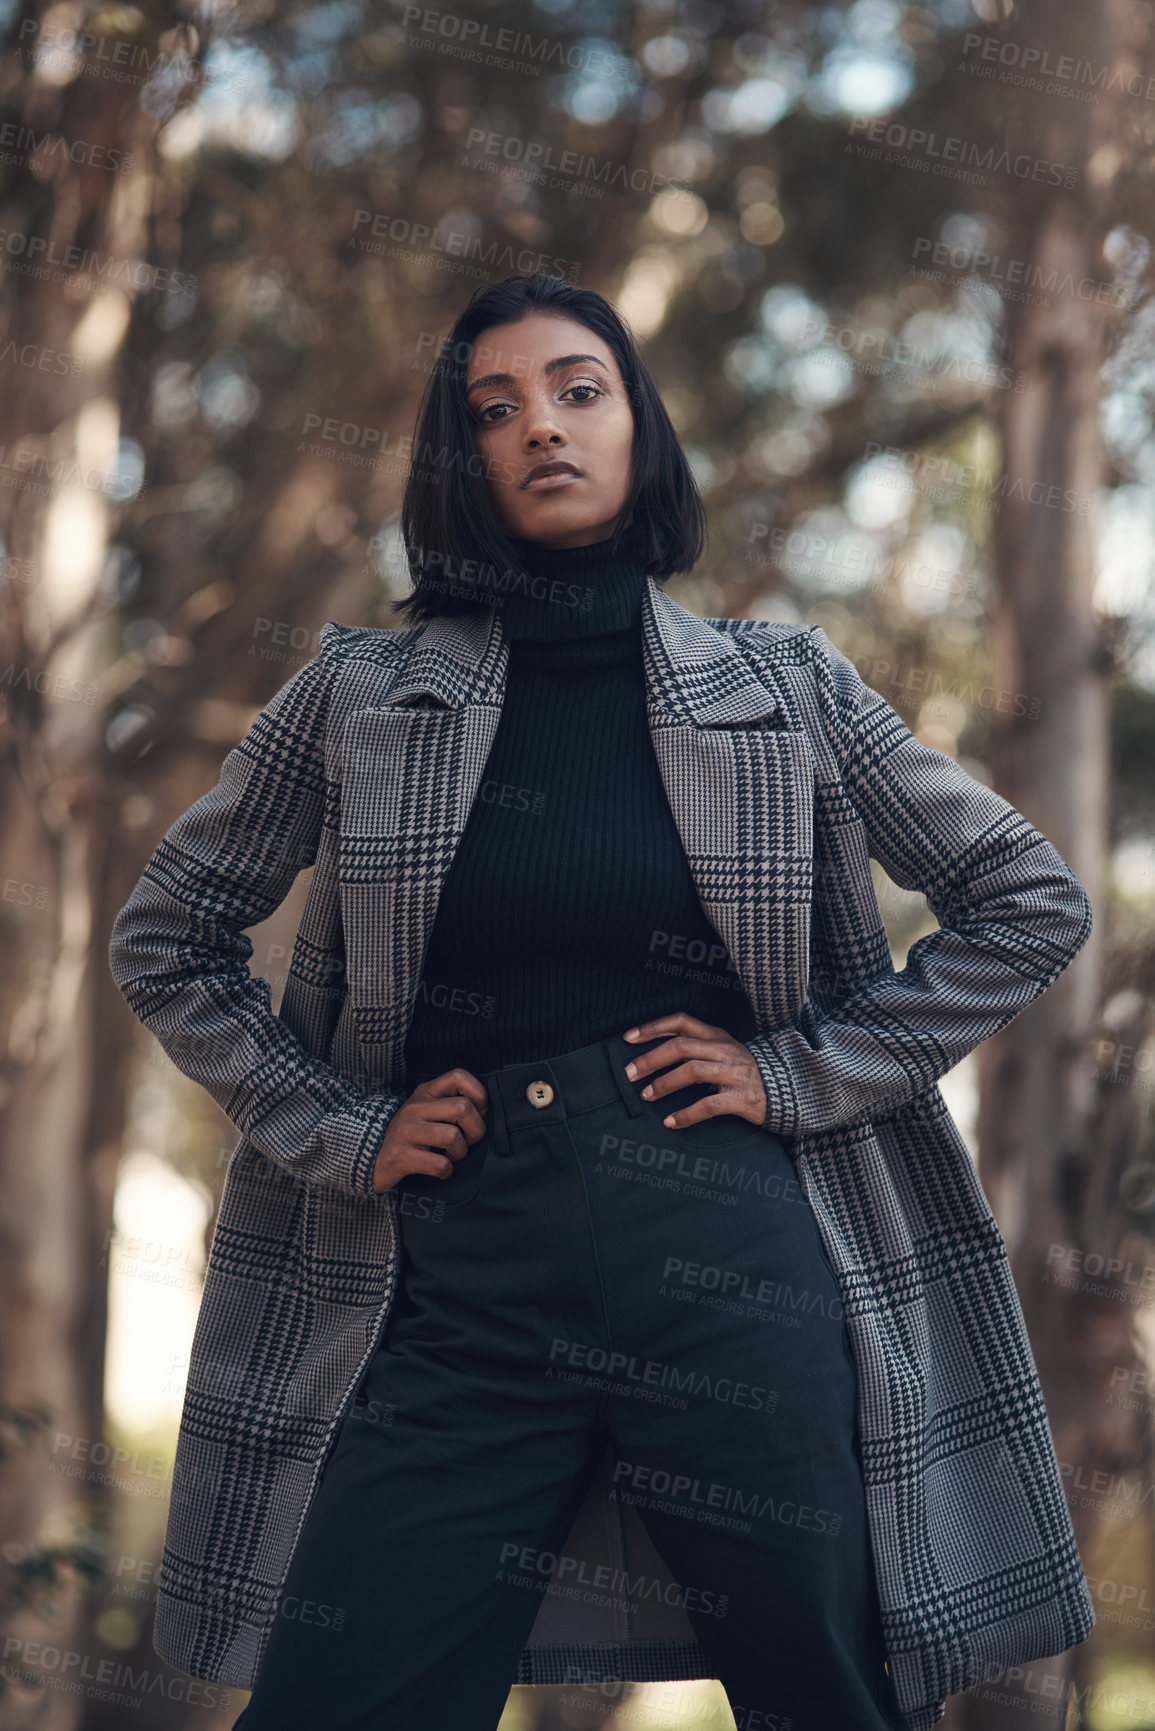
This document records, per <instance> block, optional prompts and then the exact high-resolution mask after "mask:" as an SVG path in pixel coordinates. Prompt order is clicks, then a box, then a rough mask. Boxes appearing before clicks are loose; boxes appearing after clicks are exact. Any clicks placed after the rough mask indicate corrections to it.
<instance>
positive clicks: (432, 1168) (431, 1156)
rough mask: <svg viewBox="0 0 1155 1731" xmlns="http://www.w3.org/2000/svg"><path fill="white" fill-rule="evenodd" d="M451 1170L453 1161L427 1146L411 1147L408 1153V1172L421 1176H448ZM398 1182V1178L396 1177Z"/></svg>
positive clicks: (407, 1174)
mask: <svg viewBox="0 0 1155 1731" xmlns="http://www.w3.org/2000/svg"><path fill="white" fill-rule="evenodd" d="M452 1171H453V1161H452V1160H451V1159H450V1158H449V1156H448V1155H446V1154H438V1153H435V1152H434V1151H433V1150H431V1149H428V1148H413V1149H411V1150H410V1153H409V1172H407V1173H405V1174H404V1176H405V1177H408V1176H409V1173H410V1172H412V1173H416V1174H418V1176H420V1177H423V1178H448V1177H449V1174H450V1173H451V1172H452ZM398 1183H400V1179H398Z"/></svg>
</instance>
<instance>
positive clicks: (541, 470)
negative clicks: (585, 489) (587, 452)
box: [521, 460, 580, 487]
mask: <svg viewBox="0 0 1155 1731" xmlns="http://www.w3.org/2000/svg"><path fill="white" fill-rule="evenodd" d="M578 474H580V470H578V469H576V468H575V467H574V465H573V464H572V463H565V462H562V461H560V460H559V461H558V462H555V463H539V464H538V465H537V467H536V468H535V469H531V470H530V471H529V474H528V475H527V476H526V477H525V480H524V481H523V482H522V483H521V484H522V486H523V487H531V486H533V484H534V483H535V482H537V481H542V482H548V481H550V480H553V479H555V478H562V477H576V476H577V475H578Z"/></svg>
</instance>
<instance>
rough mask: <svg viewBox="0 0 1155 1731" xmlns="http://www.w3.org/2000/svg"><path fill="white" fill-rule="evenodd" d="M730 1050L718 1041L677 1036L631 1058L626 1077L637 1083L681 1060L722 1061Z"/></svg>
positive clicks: (684, 1035)
mask: <svg viewBox="0 0 1155 1731" xmlns="http://www.w3.org/2000/svg"><path fill="white" fill-rule="evenodd" d="M727 1050H728V1048H727V1047H725V1046H722V1045H719V1044H718V1042H717V1041H711V1040H694V1039H691V1038H690V1037H689V1035H687V1034H677V1035H675V1037H674V1038H673V1039H672V1040H666V1041H664V1042H663V1044H662V1045H660V1046H654V1047H652V1048H651V1049H650V1051H648V1052H639V1054H638V1056H637V1057H636V1058H631V1059H630V1061H629V1063H628V1064H627V1065H626V1075H627V1076H628V1077H629V1078H630V1080H631V1081H634V1082H636V1081H637V1080H638V1078H639V1077H640V1076H652V1075H653V1073H654V1071H655V1070H664V1069H665V1068H666V1066H667V1065H668V1064H673V1063H675V1062H676V1061H677V1060H678V1059H679V1058H714V1059H716V1060H722V1059H723V1057H724V1055H725V1053H726V1052H727Z"/></svg>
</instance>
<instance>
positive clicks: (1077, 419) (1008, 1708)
mask: <svg viewBox="0 0 1155 1731" xmlns="http://www.w3.org/2000/svg"><path fill="white" fill-rule="evenodd" d="M1125 13H1126V7H1125V6H1124V5H1123V4H1122V0H1111V4H1109V5H1107V6H1105V7H1094V8H1091V7H1085V6H1083V5H1082V4H1081V0H1061V4H1060V5H1059V6H1058V7H1057V8H1056V6H1055V5H1053V4H1052V5H1051V6H1049V7H1048V8H1047V10H1046V14H1045V17H1044V16H1043V14H1042V12H1041V10H1039V9H1035V10H1034V11H1033V12H1032V14H1031V17H1032V18H1033V20H1034V23H1035V26H1036V29H1035V31H1034V33H1031V34H1027V32H1026V31H1025V32H1024V35H1023V38H1022V39H1023V40H1045V41H1046V42H1047V43H1048V44H1050V45H1053V46H1056V51H1057V52H1061V53H1063V54H1066V55H1071V56H1073V57H1075V58H1076V60H1082V61H1085V62H1087V63H1089V64H1091V65H1094V66H1106V67H1107V68H1108V69H1110V70H1115V69H1116V68H1119V67H1120V66H1121V65H1122V64H1123V62H1122V43H1123V39H1124V37H1123V32H1124V23H1125ZM1030 22H1031V20H1030V19H1028V21H1027V30H1028V31H1029V26H1030ZM1044 26H1045V28H1044ZM1017 34H1018V33H1017V32H1016V35H1017ZM1059 44H1061V48H1058V47H1057V45H1059ZM1019 100H1020V99H1017V98H1013V99H1012V101H1015V102H1016V103H1018V102H1019ZM1038 100H1039V106H1038V108H1037V109H1032V110H1031V111H1030V112H1031V116H1032V118H1034V117H1035V116H1037V117H1038V121H1039V124H1038V126H1037V129H1036V130H1035V131H1034V133H1033V136H1032V137H1031V138H1029V139H1026V140H1024V141H1023V148H1025V149H1027V150H1029V151H1032V152H1033V153H1034V155H1035V156H1036V157H1038V158H1042V159H1045V160H1046V161H1050V162H1054V163H1059V164H1075V165H1077V166H1078V168H1079V170H1080V177H1079V179H1078V180H1077V181H1076V184H1075V186H1074V187H1073V188H1072V189H1070V190H1065V189H1061V190H1058V191H1054V192H1044V193H1043V194H1042V195H1040V192H1039V188H1038V187H1037V186H1035V185H1031V184H1029V183H1027V182H1024V183H1023V189H1022V190H1023V196H1022V197H1021V200H1020V204H1021V208H1020V210H1019V211H1018V213H1017V215H1016V217H1015V219H1014V221H1013V223H1012V224H1011V225H1010V231H1011V233H1012V234H1013V236H1014V245H1013V249H1012V250H1013V253H1014V256H1015V257H1016V258H1021V259H1023V260H1025V261H1026V262H1027V265H1028V267H1029V270H1028V273H1027V275H1026V280H1027V281H1028V283H1030V284H1031V285H1032V286H1033V285H1035V284H1038V285H1039V287H1040V290H1041V292H1043V293H1044V294H1046V293H1047V292H1048V291H1047V290H1046V289H1045V288H1044V286H1043V285H1046V284H1047V283H1049V282H1050V281H1051V280H1052V278H1053V280H1054V283H1055V285H1056V286H1055V287H1054V288H1053V290H1051V291H1050V292H1049V304H1048V305H1031V304H1029V302H1028V301H1027V300H1022V301H1019V302H1013V303H1011V304H1010V306H1009V307H1008V352H1007V356H1006V358H1007V361H1008V362H1009V365H1010V366H1011V367H1012V368H1013V369H1015V370H1016V371H1019V370H1020V369H1021V371H1022V372H1023V373H1024V374H1025V375H1026V377H1027V384H1026V388H1025V390H1024V391H1022V392H1021V393H1020V392H1017V391H1015V390H1008V391H1006V392H1004V402H1003V406H1002V413H1001V417H1000V420H1001V425H1000V431H1001V438H1002V453H1003V468H1002V481H1003V488H1002V491H1001V493H1000V494H999V496H998V497H997V498H996V501H995V504H994V510H995V518H994V525H993V548H994V556H995V572H996V599H995V606H994V616H993V637H994V652H995V680H994V683H995V685H996V688H998V689H1000V690H1002V691H1006V692H1010V693H1013V694H1014V696H1015V699H1016V701H1014V702H1013V703H1010V704H1009V705H1008V707H1009V708H1010V710H1011V713H1010V714H1000V715H998V716H996V720H995V725H994V729H993V738H992V742H991V768H992V774H993V781H994V785H995V786H996V788H997V789H998V791H999V792H1000V793H1002V794H1003V795H1004V797H1005V798H1007V799H1009V800H1010V801H1011V803H1012V804H1013V805H1015V806H1017V807H1018V808H1019V810H1021V811H1022V812H1024V814H1025V815H1026V816H1027V817H1028V818H1029V819H1030V820H1031V822H1032V823H1034V824H1036V825H1037V826H1038V828H1039V829H1041V830H1042V831H1043V833H1044V834H1045V835H1046V836H1047V838H1048V839H1049V840H1050V841H1051V842H1053V844H1054V845H1055V847H1056V848H1057V849H1058V850H1059V852H1060V853H1061V854H1062V855H1063V857H1064V859H1065V860H1066V861H1067V862H1068V864H1069V865H1070V866H1071V867H1072V869H1073V870H1074V871H1075V873H1076V875H1077V876H1078V877H1079V878H1080V880H1081V881H1082V883H1083V884H1084V886H1085V888H1086V889H1087V892H1088V894H1089V895H1090V897H1091V900H1092V902H1093V904H1094V909H1095V927H1094V930H1093V933H1092V936H1091V938H1090V939H1089V941H1088V943H1087V944H1086V946H1085V947H1084V949H1083V950H1082V952H1081V953H1080V955H1079V956H1078V957H1077V959H1076V960H1075V962H1074V963H1073V964H1072V965H1071V966H1070V967H1069V968H1068V969H1067V971H1066V972H1065V973H1064V974H1063V975H1062V977H1061V978H1060V980H1059V981H1058V982H1057V984H1056V985H1055V986H1054V987H1053V988H1052V989H1051V990H1050V991H1049V992H1048V993H1046V995H1045V996H1044V997H1043V998H1042V999H1041V1000H1040V1001H1039V1002H1037V1003H1035V1004H1034V1005H1032V1006H1031V1008H1030V1009H1028V1010H1027V1011H1026V1012H1024V1014H1023V1015H1021V1016H1020V1017H1018V1018H1017V1020H1016V1021H1015V1022H1014V1023H1013V1024H1012V1025H1011V1027H1009V1028H1008V1029H1007V1030H1005V1031H1004V1032H1003V1033H1002V1034H1000V1035H999V1036H997V1037H996V1038H995V1039H993V1040H991V1041H989V1042H987V1043H986V1044H985V1045H984V1046H983V1047H982V1048H980V1051H979V1054H978V1057H979V1065H980V1071H979V1074H980V1082H981V1108H980V1117H979V1145H980V1157H979V1171H980V1175H981V1178H982V1181H983V1184H984V1186H985V1188H986V1191H987V1194H988V1196H989V1197H990V1200H991V1204H992V1207H993V1208H994V1210H995V1213H996V1215H997V1217H998V1220H999V1224H1000V1227H1001V1229H1002V1231H1003V1234H1004V1236H1005V1237H1006V1240H1007V1244H1008V1247H1009V1250H1010V1253H1011V1259H1012V1264H1013V1267H1014V1272H1015V1279H1016V1284H1017V1287H1018V1291H1019V1294H1020V1297H1021V1299H1022V1303H1023V1309H1024V1313H1025V1315H1026V1320H1027V1326H1028V1329H1029V1332H1030V1336H1031V1342H1032V1346H1033V1350H1034V1354H1035V1359H1036V1362H1037V1364H1038V1368H1039V1373H1040V1377H1041V1380H1042V1384H1043V1389H1044V1393H1045V1395H1046V1399H1047V1407H1048V1412H1049V1416H1050V1420H1051V1427H1052V1434H1053V1436H1054V1439H1055V1446H1056V1453H1057V1455H1058V1458H1059V1461H1060V1466H1061V1470H1062V1472H1063V1475H1064V1482H1065V1483H1066V1485H1067V1486H1068V1492H1069V1502H1070V1507H1071V1515H1072V1520H1073V1524H1074V1527H1075V1532H1076V1536H1077V1538H1078V1540H1079V1543H1080V1550H1081V1554H1082V1556H1083V1559H1084V1565H1085V1567H1086V1568H1087V1570H1088V1572H1091V1569H1092V1567H1093V1565H1092V1562H1091V1560H1090V1547H1091V1543H1092V1540H1093V1538H1094V1536H1095V1533H1096V1531H1097V1528H1098V1526H1099V1524H1100V1518H1101V1517H1100V1516H1099V1515H1098V1514H1097V1513H1096V1512H1095V1508H1096V1507H1098V1506H1099V1505H1100V1504H1101V1500H1102V1499H1099V1498H1087V1497H1083V1496H1081V1495H1080V1493H1079V1492H1078V1490H1077V1489H1076V1488H1075V1487H1077V1486H1078V1485H1079V1484H1080V1483H1083V1482H1085V1481H1086V1476H1087V1474H1088V1473H1089V1472H1090V1471H1092V1470H1094V1469H1095V1468H1099V1467H1104V1466H1108V1467H1110V1468H1111V1469H1112V1470H1114V1471H1116V1472H1117V1471H1119V1469H1120V1468H1121V1467H1122V1466H1123V1465H1124V1464H1125V1462H1126V1459H1127V1454H1128V1447H1127V1445H1128V1439H1127V1438H1126V1436H1123V1437H1121V1436H1119V1435H1118V1434H1116V1433H1117V1431H1118V1428H1119V1421H1118V1419H1117V1418H1116V1419H1113V1418H1112V1416H1111V1415H1112V1409H1111V1408H1110V1407H1108V1406H1107V1405H1105V1399H1106V1395H1107V1390H1108V1377H1109V1374H1110V1371H1111V1369H1112V1368H1115V1369H1116V1370H1117V1368H1118V1367H1119V1366H1121V1365H1122V1366H1125V1365H1128V1364H1131V1363H1134V1362H1137V1361H1136V1358H1135V1353H1136V1343H1135V1339H1134V1331H1133V1328H1132V1318H1133V1316H1134V1310H1133V1309H1132V1308H1131V1306H1130V1305H1129V1303H1128V1294H1127V1292H1126V1291H1125V1290H1124V1289H1123V1288H1122V1287H1120V1288H1119V1289H1118V1295H1117V1296H1116V1297H1108V1298H1103V1297H1101V1296H1095V1295H1093V1293H1092V1292H1090V1291H1088V1290H1087V1288H1088V1287H1089V1286H1090V1285H1091V1284H1092V1283H1091V1282H1089V1281H1088V1280H1087V1279H1086V1278H1081V1277H1079V1276H1078V1275H1076V1276H1074V1277H1071V1276H1070V1275H1069V1274H1068V1273H1067V1272H1066V1271H1069V1270H1070V1268H1071V1267H1072V1266H1073V1265H1074V1264H1076V1263H1077V1262H1078V1254H1077V1253H1078V1252H1080V1251H1083V1252H1086V1253H1088V1254H1094V1253H1099V1254H1101V1255H1102V1256H1103V1257H1104V1258H1107V1257H1109V1256H1113V1255H1117V1254H1118V1249H1119V1241H1120V1237H1121V1227H1120V1217H1119V1212H1118V1202H1117V1193H1116V1195H1115V1197H1113V1198H1112V1202H1113V1204H1114V1205H1113V1206H1112V1207H1108V1208H1107V1209H1100V1210H1099V1211H1098V1218H1097V1219H1096V1220H1095V1222H1094V1224H1093V1226H1092V1224H1091V1222H1090V1221H1089V1219H1088V1214H1087V1201H1088V1181H1089V1179H1090V1176H1091V1174H1092V1171H1093V1169H1094V1167H1095V1163H1096V1160H1097V1158H1098V1137H1099V1128H1100V1114H1099V1109H1098V1090H1097V1087H1096V1080H1095V1063H1096V1052H1095V1034H1096V1025H1097V1017H1098V1009H1099V1004H1100V999H1101V975H1102V959H1103V943H1104V937H1105V926H1106V909H1105V906H1104V901H1103V889H1104V852H1105V846H1106V841H1107V833H1108V791H1109V785H1110V770H1111V765H1110V741H1109V727H1108V719H1109V716H1108V688H1107V680H1108V673H1109V657H1108V656H1107V655H1106V654H1105V653H1104V652H1103V647H1102V644H1103V634H1102V629H1101V626H1100V624H1099V622H1098V621H1097V619H1096V616H1095V612H1094V609H1093V606H1092V591H1093V587H1094V580H1095V559H1094V546H1093V531H1092V525H1093V520H1094V519H1093V515H1092V513H1093V512H1094V510H1095V508H1096V506H1095V501H1096V497H1097V495H1098V493H1099V490H1100V488H1101V486H1102V484H1103V479H1104V475H1103V458H1102V445H1101V436H1100V427H1099V415H1100V395H1101V385H1100V374H1101V368H1102V365H1103V362H1104V360H1105V359H1106V356H1107V352H1108V338H1109V321H1110V319H1111V318H1112V316H1117V315H1113V314H1112V313H1111V312H1110V310H1109V309H1108V307H1107V306H1106V305H1104V304H1101V303H1099V302H1097V301H1096V300H1095V299H1089V300H1088V299H1083V298H1080V296H1079V294H1078V293H1077V291H1076V289H1075V287H1074V286H1073V285H1077V284H1079V283H1085V282H1086V281H1088V280H1090V281H1091V282H1100V281H1102V280H1104V278H1106V277H1108V276H1109V274H1110V272H1109V268H1108V266H1107V264H1106V261H1105V259H1104V256H1103V250H1102V249H1103V241H1104V238H1105V235H1106V232H1107V230H1108V228H1109V227H1110V204H1111V191H1112V178H1113V174H1114V162H1113V159H1112V155H1111V150H1112V144H1113V141H1114V138H1115V136H1116V133H1117V130H1118V128H1119V126H1120V120H1121V117H1120V104H1119V102H1118V100H1117V99H1116V98H1115V97H1113V96H1112V95H1111V94H1110V92H1109V91H1106V90H1105V91H1104V92H1103V93H1102V95H1101V97H1100V101H1099V104H1098V106H1088V105H1081V104H1078V103H1075V102H1073V101H1072V100H1070V99H1069V98H1054V99H1051V100H1049V101H1047V102H1043V101H1042V100H1041V99H1038ZM1026 101H1027V99H1025V98H1024V99H1022V102H1023V104H1024V105H1025V102H1026ZM1035 267H1037V270H1038V276H1036V275H1035ZM1064 284H1065V285H1066V287H1065V288H1064V286H1063V285H1064ZM1060 1279H1063V1280H1067V1281H1068V1284H1059V1283H1058V1281H1059V1280H1060ZM1114 1410H1115V1412H1117V1411H1118V1409H1117V1408H1116V1409H1114ZM1123 1428H1124V1429H1127V1428H1129V1427H1127V1426H1124V1427H1123ZM1131 1458H1132V1459H1133V1458H1134V1457H1133V1456H1131ZM1092 1505H1094V1506H1092ZM1075 1657H1076V1650H1074V1649H1072V1650H1069V1651H1068V1652H1067V1653H1065V1654H1063V1655H1060V1656H1055V1657H1053V1658H1051V1659H1039V1660H1036V1661H1033V1662H1031V1663H1030V1664H1029V1665H1027V1666H1025V1667H1022V1668H1021V1670H1022V1672H1023V1673H1024V1674H1022V1675H1015V1674H1009V1675H1000V1676H999V1677H997V1678H994V1679H992V1680H991V1682H990V1683H989V1684H987V1685H982V1686H979V1687H978V1688H976V1689H975V1690H973V1691H971V1692H969V1694H968V1695H967V1696H966V1697H965V1698H964V1701H963V1703H962V1704H961V1705H962V1711H961V1713H960V1715H959V1717H958V1720H957V1722H958V1723H960V1724H965V1725H966V1726H967V1727H968V1728H971V1727H979V1726H981V1727H982V1728H983V1731H1002V1728H1003V1727H1008V1728H1009V1727H1011V1726H1016V1727H1017V1726H1019V1725H1021V1724H1022V1722H1023V1715H1024V1712H1030V1713H1031V1715H1032V1721H1031V1722H1032V1723H1033V1724H1036V1723H1039V1722H1042V1723H1044V1724H1050V1723H1053V1724H1055V1725H1058V1726H1062V1725H1063V1724H1064V1723H1065V1720H1066V1710H1067V1699H1068V1696H1069V1693H1070V1686H1071V1680H1072V1677H1073V1675H1074V1665H1075Z"/></svg>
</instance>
